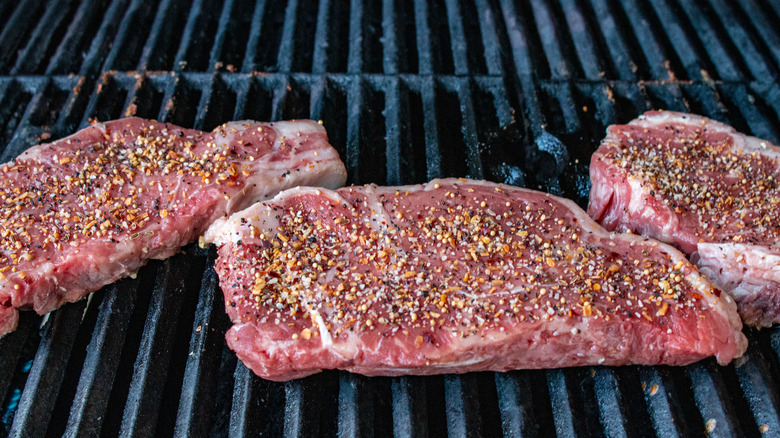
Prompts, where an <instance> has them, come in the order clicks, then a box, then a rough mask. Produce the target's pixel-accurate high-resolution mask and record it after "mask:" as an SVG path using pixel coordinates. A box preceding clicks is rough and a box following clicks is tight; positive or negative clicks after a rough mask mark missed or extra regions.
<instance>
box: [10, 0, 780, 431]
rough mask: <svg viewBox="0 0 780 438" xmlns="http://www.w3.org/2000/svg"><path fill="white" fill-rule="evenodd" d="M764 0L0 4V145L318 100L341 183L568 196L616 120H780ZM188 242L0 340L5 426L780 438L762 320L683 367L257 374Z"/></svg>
mask: <svg viewBox="0 0 780 438" xmlns="http://www.w3.org/2000/svg"><path fill="white" fill-rule="evenodd" d="M779 15H780V3H778V2H777V1H770V2H766V3H763V2H759V1H758V0H745V1H741V2H737V1H736V0H682V1H680V2H673V1H667V0H651V1H649V2H640V1H637V0H622V1H618V0H588V1H582V2H572V1H566V0H561V1H560V2H548V1H543V0H520V1H517V2H511V1H503V0H474V1H473V2H459V1H456V0H434V1H430V2H428V1H423V0H416V1H393V0H384V1H382V2H379V1H367V2H361V1H360V0H352V1H350V2H342V1H336V0H320V1H319V2H318V1H310V0H292V1H290V2H289V3H287V4H282V2H271V1H265V0H257V1H246V0H225V1H208V0H195V1H194V3H193V4H192V5H186V4H184V2H178V1H174V0H161V1H160V2H159V4H158V5H156V7H152V6H150V5H149V4H148V3H147V2H144V1H141V0H114V1H109V0H86V1H82V2H77V1H75V0H66V1H61V2H51V4H46V3H45V2H43V1H41V0H26V1H21V2H18V4H17V2H10V1H6V2H1V3H0V75H1V76H0V145H3V146H4V148H3V149H2V151H1V153H2V155H1V156H0V159H1V160H2V161H7V160H9V159H11V158H13V157H14V156H16V155H17V154H18V153H20V152H21V151H22V150H24V149H25V148H27V147H29V146H31V145H33V144H36V143H37V142H38V141H39V139H55V138H60V137H62V136H65V135H67V134H69V133H71V132H73V131H75V130H77V129H79V128H81V127H84V126H86V125H87V124H88V123H89V121H90V119H93V118H95V119H99V120H108V119H113V118H118V117H122V116H128V115H133V114H135V115H138V116H141V117H148V118H157V119H159V120H164V121H170V122H173V123H177V124H180V125H183V126H187V127H194V128H197V129H211V128H213V127H215V126H217V125H218V124H220V123H222V122H225V121H228V120H233V119H241V118H253V119H258V120H279V119H288V118H303V117H307V118H313V119H321V120H323V122H324V124H325V127H326V128H327V129H328V132H329V134H330V137H331V141H332V144H333V145H334V146H335V147H336V148H337V149H338V151H339V153H340V154H341V156H342V158H343V159H344V161H345V163H346V165H347V169H348V172H349V182H350V183H355V184H362V183H368V182H373V183H378V184H406V183H418V182H423V181H427V180H428V179H431V178H434V177H439V176H469V177H474V178H485V179H489V180H493V181H500V182H506V183H509V184H514V185H521V186H527V187H531V188H539V189H542V190H545V191H548V192H551V193H555V194H559V195H563V196H565V197H568V198H571V199H574V200H575V201H577V202H578V203H579V204H580V205H581V206H583V207H584V206H585V205H586V204H587V194H588V190H589V182H588V167H587V164H588V163H589V160H590V155H591V153H592V152H593V151H594V150H595V148H596V146H597V144H598V141H599V140H600V139H601V138H602V137H603V133H604V129H605V127H606V126H607V125H609V124H611V123H618V122H626V121H628V120H630V119H632V118H634V117H635V116H637V115H638V114H640V113H641V112H643V111H645V110H647V109H651V108H666V109H673V110H681V111H691V112H696V113H701V114H704V115H707V116H709V117H713V118H715V119H718V120H721V121H724V122H727V123H730V124H731V125H733V126H735V127H736V128H737V129H739V130H741V131H743V132H747V133H751V134H754V135H757V136H759V137H763V138H766V139H769V140H771V141H773V142H774V143H778V140H779V139H780V84H778V81H777V74H778V68H779V67H780V33H778V30H777V26H776V23H778V22H780V20H779V19H778V18H779ZM214 254H215V252H214V251H213V249H212V250H201V249H198V248H197V247H194V246H190V247H187V248H186V249H185V251H184V252H183V253H182V254H180V255H178V256H176V257H174V258H172V259H170V260H166V261H162V262H152V263H150V264H149V265H148V266H147V267H145V268H143V269H142V270H141V271H140V273H139V275H138V277H137V278H136V279H125V280H122V281H119V282H117V283H116V284H113V285H110V286H108V287H105V288H104V289H103V290H102V291H100V292H98V293H95V294H93V295H92V296H91V298H90V299H89V300H85V301H82V302H79V303H76V304H72V305H67V306H65V307H63V308H62V309H60V310H58V311H56V312H54V313H52V314H51V315H50V317H47V318H41V317H38V316H35V315H33V314H29V313H26V314H24V315H23V317H22V320H21V323H20V327H19V329H18V330H17V331H16V332H14V333H13V334H11V335H9V336H7V337H5V338H3V339H2V340H0V352H1V353H0V401H1V402H2V406H0V416H2V419H1V426H0V435H3V434H10V435H14V436H18V435H27V436H58V435H62V434H65V435H87V436H97V435H102V436H115V435H117V434H122V435H129V434H135V435H139V436H167V435H179V436H197V435H213V436H225V435H231V436H254V435H257V434H262V435H266V436H281V435H284V436H311V435H342V436H391V435H392V436H426V435H433V436H438V435H443V434H450V435H453V436H489V437H493V436H500V435H505V436H550V435H552V434H557V435H560V436H605V435H606V436H647V435H650V436H652V435H657V436H662V437H675V436H696V435H704V434H706V433H707V432H710V434H711V435H714V436H759V435H762V434H765V435H769V436H778V435H780V414H779V413H778V412H779V409H780V406H779V405H778V404H779V403H780V400H779V398H780V390H779V388H778V382H779V380H778V379H780V330H778V329H777V328H773V329H768V330H762V331H760V332H756V331H748V333H747V334H748V337H749V339H750V343H751V346H750V349H749V350H748V353H747V355H746V356H745V357H744V358H743V359H741V360H739V361H737V362H736V363H735V364H732V365H730V366H728V367H719V366H717V365H716V364H715V362H714V361H713V360H708V361H704V362H701V363H698V364H694V365H692V366H689V367H685V368H670V367H623V368H605V367H589V368H576V369H564V370H549V371H518V372H510V373H474V374H467V375H462V376H452V375H447V376H436V377H426V378H421V377H399V378H366V377H363V376H359V375H352V374H348V373H344V372H334V371H329V372H324V373H322V374H320V375H315V376H312V377H309V378H306V379H302V380H297V381H293V382H288V383H272V382H267V381H263V380H261V379H259V378H257V377H255V376H254V375H253V374H252V373H251V372H250V371H249V370H248V369H247V368H246V367H244V366H243V365H242V364H241V363H240V362H238V361H237V360H236V357H235V355H234V354H233V353H232V352H231V351H229V350H228V349H227V348H226V347H225V342H224V338H223V336H224V332H225V330H226V329H227V327H228V321H227V317H226V316H225V314H224V311H223V304H222V297H221V292H220V290H219V288H218V285H217V278H216V274H215V273H214V271H213V269H212V266H213V260H214Z"/></svg>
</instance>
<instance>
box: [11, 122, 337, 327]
mask: <svg viewBox="0 0 780 438" xmlns="http://www.w3.org/2000/svg"><path fill="white" fill-rule="evenodd" d="M0 174H2V178H0V195H2V206H1V207H0V306H1V307H0V334H4V333H7V332H9V331H11V330H13V329H14V328H15V327H16V323H17V319H18V312H17V310H16V309H34V310H35V311H36V312H38V313H41V314H43V313H46V312H49V311H51V310H53V309H55V308H57V307H58V306H60V305H62V304H63V303H65V302H72V301H76V300H79V299H81V298H82V297H84V296H85V295H86V294H87V293H89V292H92V291H95V290H97V289H99V288H100V287H101V286H103V285H106V284H108V283H111V282H113V281H115V280H117V279H119V278H122V277H125V276H127V275H130V274H133V273H135V272H136V271H137V270H138V268H140V267H141V266H142V265H144V264H145V263H146V261H147V260H149V259H163V258H166V257H169V256H171V255H172V254H174V253H175V252H177V251H178V250H179V248H181V247H182V246H183V245H185V244H187V243H189V242H191V241H192V240H193V239H195V238H197V237H198V236H199V235H201V234H202V233H203V231H204V230H205V229H206V227H207V226H208V225H210V224H211V223H212V222H213V221H214V220H215V219H217V218H219V217H222V216H226V215H229V214H231V213H233V212H235V211H238V210H240V209H243V208H245V207H247V206H249V205H251V204H252V203H254V202H256V201H258V200H261V199H266V198H269V197H272V196H274V195H275V194H277V193H278V192H279V191H280V190H282V189H285V188H289V187H292V186H295V185H299V184H317V185H323V186H326V187H334V188H335V187H339V186H341V185H342V184H343V183H344V180H345V175H346V173H345V170H344V166H343V164H342V163H341V161H340V160H339V158H338V154H337V153H336V151H335V150H334V149H333V148H332V147H331V146H330V145H329V144H328V140H327V136H326V134H325V130H324V129H323V128H322V127H321V126H320V125H318V124H317V123H315V122H311V121H299V122H278V123H273V124H266V123H257V122H248V121H247V122H232V123H228V124H225V125H222V126H220V127H218V128H217V129H215V130H214V131H213V132H211V133H206V132H201V131H195V130H190V129H184V128H180V127H178V126H174V125H170V124H166V123H159V122H154V121H150V120H143V119H138V118H131V119H123V120H116V121H112V122H107V123H98V124H95V125H93V126H91V127H88V128H86V129H84V130H82V131H79V132H78V133H76V134H74V135H72V136H70V137H67V138H64V139H62V140H59V141H56V142H53V143H50V144H44V145H40V146H35V147H33V148H31V149H29V150H27V151H26V152H24V153H23V154H21V155H20V156H19V157H18V158H16V159H15V160H13V161H11V162H9V163H6V164H4V165H2V166H0Z"/></svg>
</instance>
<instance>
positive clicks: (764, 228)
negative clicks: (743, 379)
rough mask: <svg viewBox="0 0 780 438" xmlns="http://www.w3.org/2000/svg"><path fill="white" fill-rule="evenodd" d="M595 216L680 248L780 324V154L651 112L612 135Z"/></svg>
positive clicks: (708, 123)
mask: <svg viewBox="0 0 780 438" xmlns="http://www.w3.org/2000/svg"><path fill="white" fill-rule="evenodd" d="M590 175H591V181H592V184H593V185H592V189H591V193H590V206H589V208H588V213H589V214H590V215H591V217H593V218H594V219H596V220H597V221H599V222H601V223H602V225H604V227H606V228H607V229H609V230H614V229H619V230H633V231H635V232H638V233H641V234H643V235H646V236H649V237H654V238H656V239H660V240H662V241H664V242H668V243H671V244H673V245H675V246H677V247H678V248H680V249H682V250H683V251H684V252H686V253H688V254H691V260H692V261H694V262H695V263H696V264H698V266H699V268H700V269H701V271H702V272H703V273H705V274H707V275H709V276H710V277H711V278H712V279H713V280H715V282H716V283H717V284H718V286H719V287H720V288H721V289H724V290H726V291H727V292H729V293H730V294H731V295H732V296H733V297H734V299H735V300H736V301H737V304H738V306H739V312H740V315H741V316H742V319H743V321H744V322H745V323H746V324H747V325H751V326H759V327H768V326H771V325H772V324H773V323H775V322H780V184H778V178H780V149H779V148H778V147H777V146H774V145H772V144H770V143H769V142H767V141H764V140H760V139H758V138H755V137H749V136H747V135H744V134H740V133H738V132H737V131H735V130H734V128H731V127H730V126H727V125H724V124H722V123H719V122H716V121H714V120H710V119H707V118H704V117H700V116H695V115H690V114H680V113H674V112H668V111H653V112H648V113H646V114H645V115H643V116H642V117H640V118H638V119H636V120H634V121H632V122H631V123H629V124H628V125H616V126H610V127H609V129H607V136H606V138H604V140H603V141H602V143H601V146H600V147H599V149H598V150H597V151H596V153H595V154H594V155H593V159H592V161H591V167H590Z"/></svg>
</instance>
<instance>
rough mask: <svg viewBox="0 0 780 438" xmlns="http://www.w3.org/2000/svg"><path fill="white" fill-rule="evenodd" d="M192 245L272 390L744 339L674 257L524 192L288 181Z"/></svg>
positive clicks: (578, 361)
mask: <svg viewBox="0 0 780 438" xmlns="http://www.w3.org/2000/svg"><path fill="white" fill-rule="evenodd" d="M206 240H207V241H211V242H214V243H216V244H217V245H218V248H219V249H218V251H219V256H218V259H217V262H216V270H217V272H218V274H219V278H220V280H219V281H220V286H221V288H222V290H223V293H224V297H225V305H226V309H227V312H228V315H229V316H230V319H231V321H232V322H233V324H234V325H233V326H232V328H231V329H230V330H228V332H227V334H226V339H227V342H228V345H229V346H230V348H232V349H233V350H234V351H235V352H236V354H237V355H238V357H239V358H240V359H241V360H242V361H243V362H244V363H245V364H246V365H247V366H248V367H250V368H251V369H252V370H253V371H254V372H255V373H256V374H257V375H259V376H260V377H263V378H266V379H270V380H279V381H283V380H289V379H293V378H299V377H304V376H307V375H310V374H314V373H317V372H319V371H321V370H322V369H343V370H348V371H351V372H356V373H361V374H365V375H384V376H393V375H401V374H420V375H425V374H440V373H464V372H469V371H485V370H491V371H507V370H513V369H521V368H558V367H569V366H582V365H598V364H603V365H626V364H648V365H655V364H668V365H684V364H689V363H692V362H695V361H698V360H700V359H703V358H706V357H708V356H716V357H717V359H718V362H719V363H721V364H725V363H728V362H729V361H731V360H732V359H733V358H735V357H738V356H740V355H741V354H742V353H743V352H744V350H745V348H746V346H747V341H746V339H745V337H744V335H743V334H742V332H741V328H742V323H741V321H740V319H739V317H738V315H737V313H736V306H735V304H734V302H733V300H732V299H731V298H730V297H729V296H728V295H727V294H722V295H721V293H720V291H719V290H718V289H716V288H714V287H713V286H712V284H711V283H710V281H709V280H708V279H707V278H706V277H704V276H702V275H700V274H699V272H698V270H697V269H696V267H695V266H693V265H692V264H690V263H689V262H688V261H687V259H686V258H685V257H684V255H683V254H681V253H680V252H679V251H678V250H676V249H674V248H672V247H671V246H669V245H666V244H663V243H660V242H657V241H655V240H652V239H647V238H643V237H640V236H636V235H630V234H614V233H610V232H607V231H606V230H605V229H603V228H602V227H601V226H599V225H598V224H596V223H595V222H594V221H593V220H592V219H590V218H589V217H588V215H587V214H586V213H585V212H584V211H583V210H582V209H580V208H579V207H578V206H577V205H576V204H575V203H573V202H572V201H569V200H566V199H562V198H558V197H555V196H552V195H549V194H545V193H541V192H537V191H532V190H527V189H521V188H515V187H510V186H504V185H498V184H494V183H489V182H483V181H471V180H459V179H444V180H435V181H432V182H430V183H428V184H424V185H416V186H404V187H377V186H373V185H371V186H363V187H347V188H342V189H340V190H337V191H331V190H324V189H315V188H296V189H290V190H287V191H284V192H282V193H281V194H279V195H278V196H276V197H275V198H274V199H272V200H270V201H266V202H262V203H258V204H256V205H254V206H252V207H250V208H249V209H247V210H244V211H243V212H240V213H237V214H235V215H233V216H232V217H230V218H229V219H220V220H218V221H217V222H216V223H215V224H214V225H212V227H211V228H210V229H209V230H208V232H207V233H206Z"/></svg>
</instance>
